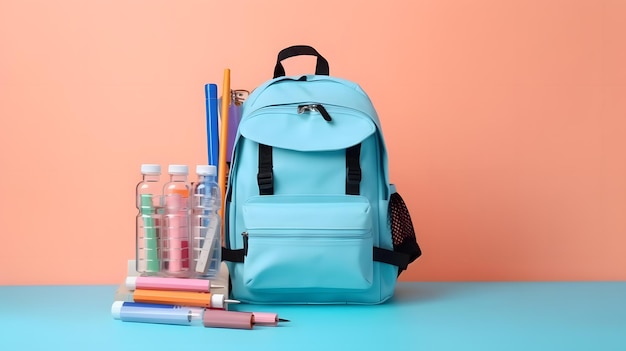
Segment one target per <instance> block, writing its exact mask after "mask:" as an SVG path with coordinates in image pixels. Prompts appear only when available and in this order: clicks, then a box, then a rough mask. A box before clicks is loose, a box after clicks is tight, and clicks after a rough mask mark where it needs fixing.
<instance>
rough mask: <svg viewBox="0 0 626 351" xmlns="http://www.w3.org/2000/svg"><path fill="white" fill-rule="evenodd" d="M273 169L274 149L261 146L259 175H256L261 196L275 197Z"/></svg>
mask: <svg viewBox="0 0 626 351" xmlns="http://www.w3.org/2000/svg"><path fill="white" fill-rule="evenodd" d="M273 168H274V164H273V161H272V147H271V146H269V145H265V144H259V173H257V175H256V180H257V183H258V185H259V195H274V171H273Z"/></svg>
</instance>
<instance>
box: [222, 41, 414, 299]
mask: <svg viewBox="0 0 626 351" xmlns="http://www.w3.org/2000/svg"><path fill="white" fill-rule="evenodd" d="M299 55H312V56H316V57H317V63H316V69H315V74H314V75H303V76H285V71H284V68H283V66H282V63H281V61H282V60H284V59H286V58H289V57H294V56H299ZM232 156H233V157H232V164H231V169H230V172H229V181H228V183H229V184H228V188H227V191H226V201H225V203H226V205H225V207H226V208H225V221H224V224H225V228H224V233H225V234H224V235H225V237H224V246H225V247H224V248H223V251H222V252H223V260H224V261H226V263H227V266H228V269H229V274H230V282H231V298H233V299H237V300H240V301H242V302H246V303H266V304H270V303H275V304H279V303H280V304H376V303H381V302H383V301H386V300H387V299H389V298H390V297H391V296H392V295H393V293H394V288H395V284H396V280H397V277H398V276H399V274H400V272H402V271H403V270H405V269H406V268H407V266H408V264H409V263H411V262H413V261H414V260H415V259H416V258H417V257H419V256H420V255H421V251H420V248H419V246H418V244H417V242H416V239H415V233H414V230H413V225H412V222H411V218H410V215H409V212H408V210H407V208H406V206H405V203H404V201H403V200H402V198H401V197H400V195H399V194H398V193H396V191H395V188H394V186H393V185H392V184H390V182H389V179H388V178H389V174H388V167H387V151H386V149H385V143H384V139H383V136H382V132H381V126H380V122H379V120H378V116H377V114H376V111H375V110H374V107H373V105H372V103H371V101H370V99H369V98H368V96H367V95H366V94H365V92H364V91H363V90H362V89H361V88H360V87H359V86H358V85H357V84H355V83H353V82H350V81H348V80H344V79H340V78H336V77H331V76H329V66H328V61H327V60H326V59H325V58H324V57H323V56H321V55H320V54H319V53H318V52H317V51H316V50H315V49H314V48H312V47H310V46H304V45H298V46H291V47H288V48H286V49H284V50H282V51H281V52H280V53H279V54H278V59H277V63H276V66H275V69H274V79H272V80H269V81H267V82H266V83H264V84H263V85H261V86H259V87H258V88H257V89H255V90H254V91H253V92H252V93H251V94H250V96H249V97H248V98H247V99H246V101H245V102H244V104H243V112H242V117H241V121H240V123H239V127H238V131H237V136H236V139H235V145H234V148H233V155H232Z"/></svg>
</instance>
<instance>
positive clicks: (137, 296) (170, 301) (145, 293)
mask: <svg viewBox="0 0 626 351" xmlns="http://www.w3.org/2000/svg"><path fill="white" fill-rule="evenodd" d="M133 301H134V302H143V303H156V304H161V305H181V306H190V307H205V308H219V309H224V308H226V307H225V305H226V303H239V301H237V300H227V299H225V298H224V294H212V293H208V292H196V291H168V290H147V289H137V290H135V292H134V293H133Z"/></svg>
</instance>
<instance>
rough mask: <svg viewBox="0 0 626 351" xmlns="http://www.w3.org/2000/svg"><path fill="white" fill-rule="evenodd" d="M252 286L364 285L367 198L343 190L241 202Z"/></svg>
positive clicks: (368, 272)
mask: <svg viewBox="0 0 626 351" xmlns="http://www.w3.org/2000/svg"><path fill="white" fill-rule="evenodd" d="M243 221H244V227H245V231H244V232H243V233H242V239H243V244H244V252H245V255H246V256H245V259H244V267H243V280H244V284H245V285H246V286H247V287H248V288H249V289H250V290H263V291H267V292H271V291H272V290H274V291H286V290H295V291H302V290H311V291H315V290H317V291H323V290H324V289H353V290H361V289H367V288H369V287H370V286H371V284H372V276H373V257H372V251H373V241H372V218H371V210H370V204H369V202H368V200H367V199H366V198H365V197H361V196H346V195H311V196H290V195H272V196H256V197H252V198H250V199H249V200H248V201H247V202H246V203H245V204H244V205H243Z"/></svg>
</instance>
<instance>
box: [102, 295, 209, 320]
mask: <svg viewBox="0 0 626 351" xmlns="http://www.w3.org/2000/svg"><path fill="white" fill-rule="evenodd" d="M203 313H204V309H203V308H200V307H184V306H173V305H159V304H147V303H135V302H124V301H115V302H113V305H112V306H111V315H112V316H113V318H115V319H120V320H122V321H124V322H142V323H158V324H176V325H202V324H203V323H202V319H203Z"/></svg>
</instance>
